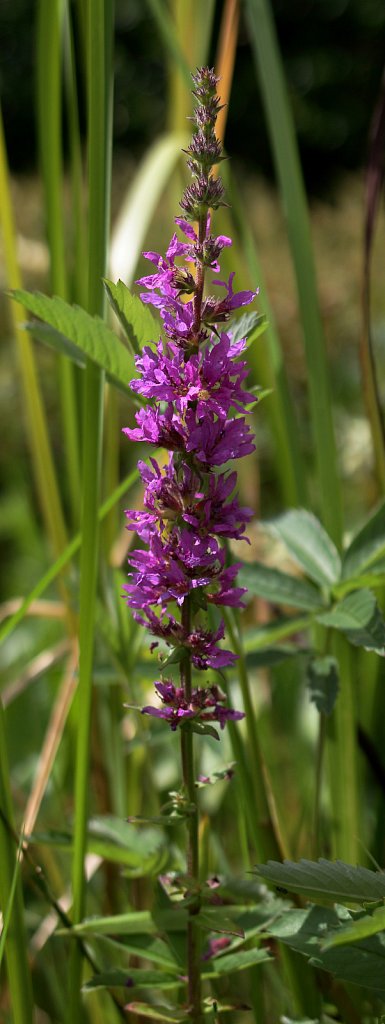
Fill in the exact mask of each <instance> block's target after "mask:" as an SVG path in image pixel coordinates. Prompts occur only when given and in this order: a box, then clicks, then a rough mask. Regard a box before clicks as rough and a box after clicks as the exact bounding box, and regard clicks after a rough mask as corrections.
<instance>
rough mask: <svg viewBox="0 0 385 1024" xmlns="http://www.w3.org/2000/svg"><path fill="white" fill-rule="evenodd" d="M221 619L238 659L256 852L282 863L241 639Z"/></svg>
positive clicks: (283, 852) (227, 617)
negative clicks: (254, 819)
mask: <svg viewBox="0 0 385 1024" xmlns="http://www.w3.org/2000/svg"><path fill="white" fill-rule="evenodd" d="M224 618H225V621H226V627H227V630H228V633H229V636H230V639H231V643H232V647H233V650H234V653H235V654H237V656H238V662H237V668H238V678H239V683H240V687H241V692H242V698H243V704H244V709H245V715H246V730H247V740H248V745H249V753H250V760H249V775H250V781H251V783H252V788H253V790H254V793H253V801H252V804H253V808H254V811H253V813H254V817H255V818H256V819H257V821H256V831H257V835H258V845H257V851H256V852H257V856H258V857H261V858H262V860H268V859H269V858H273V859H275V860H277V859H278V860H283V859H284V857H285V856H286V855H287V851H286V850H285V848H284V844H283V840H282V836H281V833H280V828H279V824H278V819H277V813H276V808H275V802H274V799H273V794H272V790H271V786H270V782H269V779H268V774H267V768H266V764H265V761H264V758H263V754H262V750H261V746H260V742H259V736H258V727H257V721H256V715H255V709H254V705H253V702H252V699H251V694H250V686H249V679H248V674H247V668H246V662H245V656H244V652H243V647H242V643H241V638H240V635H239V634H238V632H237V631H236V630H235V629H234V626H233V622H232V619H231V616H230V615H229V614H228V612H227V611H225V613H224ZM232 733H233V730H232Z"/></svg>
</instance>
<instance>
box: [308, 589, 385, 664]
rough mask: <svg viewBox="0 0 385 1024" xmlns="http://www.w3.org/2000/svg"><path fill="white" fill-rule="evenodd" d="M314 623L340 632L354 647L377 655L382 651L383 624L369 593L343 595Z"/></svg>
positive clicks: (365, 591)
mask: <svg viewBox="0 0 385 1024" xmlns="http://www.w3.org/2000/svg"><path fill="white" fill-rule="evenodd" d="M317 621H318V622H321V623H322V625H323V626H331V627H332V628H333V629H338V630H340V631H341V633H344V634H345V636H346V637H347V638H348V640H350V643H351V644H354V645H355V646H356V647H365V648H366V650H369V651H381V652H382V651H383V650H384V648H385V621H384V618H383V615H382V612H381V610H380V608H379V606H378V604H377V601H376V599H375V596H374V594H372V592H371V590H367V589H362V590H355V591H354V592H353V593H351V594H347V596H346V597H344V598H342V601H339V602H338V604H336V605H335V606H334V608H332V609H331V611H328V612H323V613H322V614H321V615H317Z"/></svg>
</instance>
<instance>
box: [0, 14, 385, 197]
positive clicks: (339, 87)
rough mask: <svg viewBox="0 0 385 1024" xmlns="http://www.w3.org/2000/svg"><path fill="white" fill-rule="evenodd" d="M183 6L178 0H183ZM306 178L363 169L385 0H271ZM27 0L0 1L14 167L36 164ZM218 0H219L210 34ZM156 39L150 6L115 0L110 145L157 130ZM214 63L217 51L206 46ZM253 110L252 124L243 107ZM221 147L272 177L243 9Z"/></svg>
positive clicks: (1, 65) (314, 182)
mask: <svg viewBox="0 0 385 1024" xmlns="http://www.w3.org/2000/svg"><path fill="white" fill-rule="evenodd" d="M180 2H181V3H183V0H180ZM272 8H273V11H274V15H275V19H276V26H277V31H278V37H279V41H280V45H281V49H282V53H283V59H284V67H285V72H286V76H287V82H288V85H289V89H290V95H291V100H292V104H293V111H294V117H295V123H296V128H297V133H298V139H299V144H300V151H301V157H302V161H303V167H304V171H305V177H306V183H307V186H308V188H309V190H310V191H311V192H316V193H317V192H319V191H322V192H324V191H325V189H327V188H328V186H329V185H330V182H331V181H332V180H333V179H334V178H335V176H336V175H339V174H341V172H343V171H347V170H352V169H355V168H357V167H361V166H362V163H363V160H364V158H365V153H366V147H367V137H368V128H369V120H370V115H371V112H372V110H373V106H374V103H375V99H376V95H377V93H378V89H379V82H380V78H381V72H382V66H383V61H384V30H385V7H384V4H383V2H382V0H365V2H364V3H362V2H361V0H274V2H273V4H272ZM35 9H36V5H35V3H34V0H1V4H0V91H1V97H2V104H3V116H4V123H5V130H6V137H7V143H8V150H9V158H10V163H11V166H12V167H13V168H14V169H15V170H16V169H17V170H22V169H26V168H28V169H29V168H31V167H33V166H34V165H35V163H36V132H35V123H34V89H33V70H34V59H35V45H34V32H33V20H34V14H35ZM222 10H223V3H218V4H217V5H216V11H215V21H214V31H213V33H212V39H213V40H216V39H217V34H218V28H219V23H220V19H221V14H222ZM164 56H165V55H164V50H163V45H162V43H161V42H160V40H159V36H158V32H157V30H156V27H155V24H154V19H153V15H152V12H151V8H150V5H149V4H147V3H146V2H144V0H117V3H116V39H115V63H116V77H115V112H114V138H115V144H116V145H117V146H119V147H123V148H125V149H127V150H128V151H129V153H130V154H131V155H134V156H138V155H139V154H140V153H142V152H143V151H144V150H145V148H146V146H147V144H148V143H149V142H150V141H151V139H153V138H154V136H155V135H156V134H158V133H159V132H160V131H161V130H162V129H163V128H164V127H165V122H166V116H167V80H166V72H165V59H164ZM210 58H211V60H212V61H214V59H215V53H214V52H213V53H211V55H210ZM251 106H252V109H253V127H252V131H250V123H249V111H250V107H251ZM226 146H227V149H228V151H229V153H231V155H232V157H234V156H236V157H239V158H240V159H242V161H243V162H244V163H245V165H246V166H247V167H248V168H249V169H253V170H254V171H255V170H257V171H262V172H263V173H264V174H266V175H268V176H271V174H272V167H271V158H270V148H269V144H268V140H267V136H266V130H265V126H264V118H263V114H262V109H261V103H260V99H259V96H258V91H257V89H256V83H255V74H254V68H253V59H252V54H251V50H250V45H249V34H248V29H247V26H246V24H245V20H244V18H243V16H242V13H241V26H240V32H239V39H238V47H237V56H236V65H235V73H234V83H233V89H232V96H231V105H230V109H229V119H228V127H227V135H226Z"/></svg>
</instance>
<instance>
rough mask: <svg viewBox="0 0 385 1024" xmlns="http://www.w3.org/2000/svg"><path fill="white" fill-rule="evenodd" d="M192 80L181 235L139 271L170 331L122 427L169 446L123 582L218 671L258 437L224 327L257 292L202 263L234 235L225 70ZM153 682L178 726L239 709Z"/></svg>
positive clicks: (161, 624) (140, 605)
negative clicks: (132, 422) (223, 136)
mask: <svg viewBox="0 0 385 1024" xmlns="http://www.w3.org/2000/svg"><path fill="white" fill-rule="evenodd" d="M193 79H194V85H195V89H194V95H195V96H196V99H197V101H198V102H197V106H196V109H195V113H194V117H193V121H194V125H195V131H194V134H193V137H192V141H191V144H190V146H189V148H188V151H187V154H188V166H189V168H190V170H191V172H192V175H193V178H194V180H193V183H192V184H191V185H189V186H188V187H187V188H186V190H185V192H184V194H183V197H182V200H181V207H182V210H183V213H184V217H177V218H176V224H177V227H178V228H179V229H180V231H181V232H182V234H183V236H184V240H180V239H179V238H178V237H177V235H176V234H174V235H173V237H172V239H171V242H170V245H169V247H168V249H167V252H166V255H165V256H161V255H159V254H158V253H156V252H145V253H144V256H145V257H146V258H147V259H148V260H149V261H150V262H151V263H152V264H153V265H154V267H155V272H153V273H151V274H149V275H147V276H145V277H142V278H141V279H140V281H139V282H138V283H139V284H140V285H142V286H143V288H144V289H145V291H143V292H142V294H141V299H142V301H143V302H147V303H151V304H152V305H153V306H155V307H156V309H157V310H158V311H159V313H160V316H161V319H162V324H163V334H164V337H162V338H161V339H160V340H159V341H158V342H157V343H154V344H149V345H148V346H146V347H145V348H144V350H143V353H142V355H141V356H140V357H137V359H136V368H137V370H138V374H139V376H138V377H137V378H135V380H133V381H131V388H132V390H133V391H135V392H136V393H138V394H140V395H142V396H143V397H145V398H146V399H147V400H148V404H147V406H146V407H145V408H141V409H140V411H139V412H138V413H137V414H136V426H135V427H132V428H125V433H126V435H127V436H128V437H129V438H130V439H131V440H134V441H139V442H145V443H147V444H150V445H153V446H155V447H156V448H158V447H161V448H165V449H166V450H167V451H168V453H169V455H168V461H167V463H166V465H162V466H160V465H159V464H158V462H157V461H156V459H155V458H151V459H150V464H149V465H148V464H147V463H145V462H142V461H140V462H139V464H138V465H139V470H140V473H141V476H142V480H143V483H144V488H145V490H144V510H143V511H131V510H130V511H128V512H127V513H126V515H127V518H128V529H130V530H135V531H136V533H137V534H138V536H139V538H140V539H141V541H142V542H143V543H144V545H145V547H143V548H140V549H138V550H136V551H134V552H133V553H132V555H131V558H130V563H131V568H132V573H131V579H130V582H129V583H128V584H127V585H126V586H125V588H124V589H125V595H126V598H127V601H128V604H129V605H130V607H131V608H132V610H133V614H134V616H135V618H136V619H137V620H138V621H139V622H141V623H142V624H143V625H145V626H146V627H147V628H148V629H149V631H150V632H151V634H152V635H153V636H154V637H156V638H158V639H161V640H163V641H164V642H165V643H166V644H167V645H168V646H169V647H171V648H172V649H173V650H175V649H176V651H177V652H179V655H180V660H182V659H183V658H186V657H188V658H189V659H190V660H191V662H192V664H193V666H194V668H195V669H197V670H201V671H205V670H207V669H219V670H221V669H223V668H225V667H228V666H231V665H232V664H233V663H234V660H235V655H234V654H233V653H232V652H231V651H228V650H225V649H223V648H222V646H221V641H222V639H223V637H224V624H223V622H222V621H220V622H219V625H218V626H217V628H216V629H215V628H210V619H209V609H210V606H215V605H216V606H217V607H220V606H231V607H237V608H239V607H242V606H243V601H242V598H243V595H244V593H245V591H244V590H243V589H242V588H241V587H237V586H236V585H235V578H236V575H237V570H238V566H237V565H236V564H228V558H227V552H226V547H225V546H223V544H222V543H221V541H222V540H223V539H240V538H244V531H245V527H246V525H247V523H248V522H249V520H250V517H251V515H252V512H251V510H250V509H248V508H244V507H242V506H241V505H240V504H239V501H238V498H237V496H236V494H235V493H234V492H235V488H236V482H237V474H236V472H234V470H232V469H231V468H229V467H228V463H229V462H232V461H233V460H236V459H240V458H242V456H244V455H247V454H249V453H250V452H252V451H253V450H254V448H255V445H254V436H253V434H252V431H251V428H250V425H249V423H248V422H247V418H246V416H247V412H248V411H249V410H250V407H251V406H252V403H253V402H254V401H255V397H254V395H253V394H252V393H250V392H248V391H247V390H245V387H244V384H245V378H246V376H247V366H246V362H245V361H244V359H242V354H243V352H244V349H245V346H246V340H245V339H243V340H237V341H233V340H232V330H231V325H229V326H228V328H224V329H223V330H221V325H226V324H227V322H228V321H229V319H230V316H231V315H232V313H233V311H234V310H236V309H239V308H240V307H243V306H245V305H247V304H248V303H249V302H251V301H252V299H254V297H255V294H256V292H252V291H241V292H234V290H233V279H234V274H230V277H229V280H228V282H224V281H219V280H215V281H214V282H212V284H213V286H214V288H215V289H217V288H219V289H222V292H219V295H218V294H216V295H210V294H206V293H205V291H204V285H205V275H206V273H207V272H211V273H214V274H218V273H219V259H220V255H221V252H222V250H223V249H224V248H225V247H227V246H229V245H231V239H230V238H227V237H226V236H225V235H219V236H217V237H215V236H214V235H212V234H211V219H210V208H211V209H214V210H215V209H217V207H218V206H220V205H223V185H222V182H221V181H220V179H218V178H215V177H214V176H213V175H212V168H213V166H214V165H215V164H216V163H218V162H219V161H220V160H221V159H222V157H221V147H220V144H219V142H218V140H217V139H216V136H215V131H214V126H215V120H216V116H217V113H218V110H219V109H220V108H219V101H218V98H217V95H216V84H217V81H218V80H217V78H216V76H215V75H214V72H213V71H212V70H210V69H208V68H202V69H200V70H198V71H197V74H196V75H195V76H193ZM194 221H197V223H198V229H197V230H195V228H194V226H193V223H192V222H194ZM177 261H179V262H177ZM217 614H218V613H217ZM157 642H158V641H155V642H154V644H153V646H154V647H155V646H157ZM155 685H156V692H157V695H158V697H159V698H160V700H161V706H160V707H158V708H156V707H145V708H143V712H144V713H146V714H150V715H154V716H157V717H160V718H164V719H166V720H167V721H168V722H169V723H170V725H171V728H172V729H176V727H177V726H178V725H180V724H182V723H183V721H185V720H186V719H194V718H199V719H200V720H201V721H203V722H205V721H216V722H218V723H219V724H220V726H221V727H223V726H224V724H225V722H226V721H227V720H228V719H229V718H232V719H236V718H239V717H242V715H241V713H240V712H235V711H232V710H229V709H227V708H226V707H225V706H224V700H225V698H224V696H223V694H221V692H220V691H219V690H218V688H217V687H215V686H211V685H208V686H207V687H206V688H196V689H191V687H190V689H189V692H188V693H186V691H185V690H184V689H183V686H182V687H180V688H178V687H174V685H173V684H172V683H171V682H169V681H166V682H158V683H156V684H155Z"/></svg>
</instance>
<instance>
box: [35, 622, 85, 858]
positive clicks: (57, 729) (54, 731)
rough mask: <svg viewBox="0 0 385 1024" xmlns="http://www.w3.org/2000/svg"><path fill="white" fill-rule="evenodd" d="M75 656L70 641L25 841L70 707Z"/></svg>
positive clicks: (74, 648)
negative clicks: (69, 650) (69, 651)
mask: <svg viewBox="0 0 385 1024" xmlns="http://www.w3.org/2000/svg"><path fill="white" fill-rule="evenodd" d="M78 656H79V654H78V645H77V643H76V642H75V641H74V642H73V643H72V645H71V653H70V656H69V658H68V661H67V664H66V668H65V672H64V675H63V680H62V684H61V687H60V690H59V693H58V696H57V699H56V702H55V705H54V708H53V711H52V715H51V718H50V721H49V724H48V729H47V732H46V735H45V740H44V743H43V749H42V752H41V755H40V758H39V763H38V768H37V773H36V778H35V782H34V785H33V788H32V791H31V794H30V796H29V799H28V802H27V806H26V809H25V815H24V833H25V835H26V837H27V840H28V835H29V834H30V832H32V831H33V829H34V827H35V822H36V818H37V816H38V813H39V809H40V806H41V803H42V800H43V797H44V793H45V790H46V788H47V783H48V780H49V777H50V774H51V771H52V767H53V764H54V761H55V757H56V754H57V751H58V748H59V744H60V740H61V738H62V735H63V730H64V726H65V723H66V720H67V715H68V712H69V709H70V706H71V701H72V697H73V695H74V692H75V689H76V684H77V677H76V674H75V669H76V666H77V662H78Z"/></svg>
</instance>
